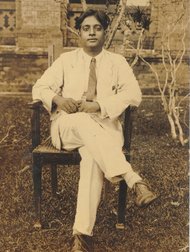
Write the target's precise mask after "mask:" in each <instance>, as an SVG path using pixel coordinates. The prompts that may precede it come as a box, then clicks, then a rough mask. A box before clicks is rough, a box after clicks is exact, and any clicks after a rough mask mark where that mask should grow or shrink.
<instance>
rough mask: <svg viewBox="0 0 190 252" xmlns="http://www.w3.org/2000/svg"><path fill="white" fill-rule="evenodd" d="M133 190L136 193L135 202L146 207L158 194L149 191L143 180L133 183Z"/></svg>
mask: <svg viewBox="0 0 190 252" xmlns="http://www.w3.org/2000/svg"><path fill="white" fill-rule="evenodd" d="M133 190H134V192H135V194H136V200H135V203H136V205H137V206H139V207H146V206H148V205H149V204H150V203H152V202H153V201H154V200H155V199H156V198H157V197H158V196H157V195H156V194H154V193H153V192H151V191H150V189H149V186H148V184H147V183H146V182H144V181H139V182H137V183H135V184H134V186H133Z"/></svg>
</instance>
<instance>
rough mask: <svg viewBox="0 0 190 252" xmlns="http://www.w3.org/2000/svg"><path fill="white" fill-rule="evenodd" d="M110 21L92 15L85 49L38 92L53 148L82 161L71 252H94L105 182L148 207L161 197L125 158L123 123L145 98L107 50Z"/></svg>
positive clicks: (81, 24) (80, 22)
mask: <svg viewBox="0 0 190 252" xmlns="http://www.w3.org/2000/svg"><path fill="white" fill-rule="evenodd" d="M108 25H109V18H108V17H107V15H106V14H105V13H104V12H102V11H95V10H87V11H86V12H84V13H83V14H82V15H81V16H80V17H79V18H78V19H77V20H76V28H77V29H78V30H79V34H80V43H81V47H82V48H78V49H76V50H74V51H71V52H67V53H64V54H62V55H61V56H60V57H59V58H58V59H57V60H56V61H55V62H54V63H53V65H52V66H51V67H50V68H49V69H47V70H46V71H45V73H44V74H43V75H42V77H41V78H40V79H39V80H38V81H37V83H36V84H35V85H34V88H33V98H34V99H41V100H42V102H43V104H44V106H45V107H46V108H47V110H48V111H49V112H50V114H51V120H52V123H51V137H52V143H53V145H54V146H55V147H56V148H57V149H61V148H64V149H66V150H73V149H75V148H78V150H79V153H80V155H81V158H82V160H81V163H80V181H79V188H78V198H77V210H76V216H75V222H74V226H73V235H74V245H73V249H72V251H92V250H93V248H92V234H93V233H92V231H93V227H94V223H95V220H96V212H97V208H98V204H99V201H100V196H101V190H102V185H103V177H104V176H105V177H106V178H107V179H109V180H110V181H118V180H120V179H124V180H125V181H126V183H127V184H128V186H129V188H132V189H133V190H134V191H135V193H136V204H137V205H138V206H146V205H148V204H150V203H151V202H152V201H153V200H154V199H155V198H156V195H155V194H153V193H152V192H151V191H150V190H149V189H148V186H147V184H146V183H145V182H144V181H143V180H142V178H141V177H140V176H139V175H138V174H137V173H135V172H134V171H133V169H132V168H131V165H130V164H129V163H128V162H127V161H126V160H125V156H124V155H123V153H122V145H123V134H122V128H121V125H120V123H119V120H118V117H119V116H120V115H121V113H122V112H123V111H124V110H125V109H126V107H127V106H128V105H134V106H138V105H139V103H140V101H141V92H140V89H139V86H138V83H137V81H136V79H135V77H134V74H133V72H132V69H131V68H130V67H129V65H128V64H127V62H126V60H125V58H124V57H122V56H121V55H117V54H114V53H111V52H108V51H106V50H104V49H103V45H104V40H105V31H106V29H107V27H108Z"/></svg>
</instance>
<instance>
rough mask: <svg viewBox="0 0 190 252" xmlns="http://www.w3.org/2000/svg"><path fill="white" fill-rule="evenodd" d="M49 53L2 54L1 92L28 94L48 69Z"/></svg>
mask: <svg viewBox="0 0 190 252" xmlns="http://www.w3.org/2000/svg"><path fill="white" fill-rule="evenodd" d="M47 66H48V63H47V52H30V53H29V52H28V51H27V52H17V51H15V50H4V51H1V52H0V92H18V91H19V92H28V91H31V88H32V86H33V84H34V83H35V82H36V80H37V79H38V78H40V76H41V75H42V73H43V71H44V70H45V69H46V68H47Z"/></svg>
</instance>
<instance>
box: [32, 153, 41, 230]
mask: <svg viewBox="0 0 190 252" xmlns="http://www.w3.org/2000/svg"><path fill="white" fill-rule="evenodd" d="M32 175H33V185H34V205H35V214H36V220H35V224H34V227H35V228H41V196H42V189H41V185H42V164H41V159H40V157H39V156H37V155H33V165H32Z"/></svg>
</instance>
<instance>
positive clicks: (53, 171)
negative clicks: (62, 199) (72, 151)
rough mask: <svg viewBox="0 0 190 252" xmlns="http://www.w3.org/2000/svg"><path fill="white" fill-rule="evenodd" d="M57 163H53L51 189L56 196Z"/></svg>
mask: <svg viewBox="0 0 190 252" xmlns="http://www.w3.org/2000/svg"><path fill="white" fill-rule="evenodd" d="M57 187H58V186H57V165H55V164H52V165H51V189H52V195H53V196H55V195H56V193H57Z"/></svg>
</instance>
